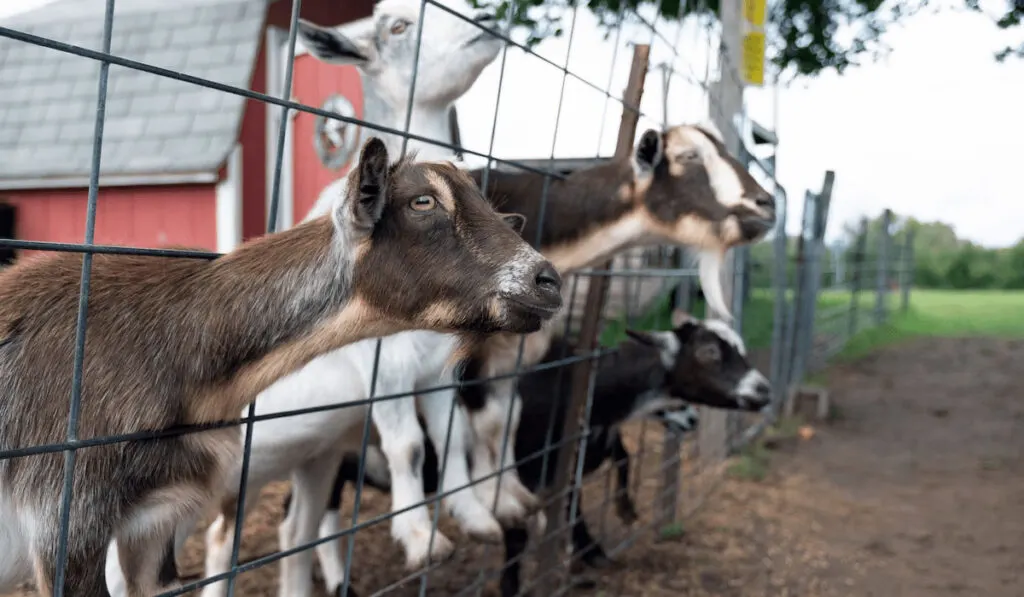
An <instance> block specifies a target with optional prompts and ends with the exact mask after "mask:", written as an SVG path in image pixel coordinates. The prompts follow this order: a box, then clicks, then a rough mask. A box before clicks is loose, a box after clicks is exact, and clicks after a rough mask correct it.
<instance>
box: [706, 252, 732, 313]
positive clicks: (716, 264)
mask: <svg viewBox="0 0 1024 597" xmlns="http://www.w3.org/2000/svg"><path fill="white" fill-rule="evenodd" d="M724 257H725V255H724V254H723V253H722V252H721V251H719V250H717V249H711V250H706V251H701V252H700V268H699V269H698V270H697V271H698V275H699V278H700V287H701V288H703V289H704V298H705V299H707V305H708V307H710V311H711V312H713V313H714V314H715V315H716V316H717V317H719V318H721V319H725V320H727V321H732V311H731V310H730V309H729V306H728V305H726V304H725V295H724V294H723V293H722V259H723V258H724Z"/></svg>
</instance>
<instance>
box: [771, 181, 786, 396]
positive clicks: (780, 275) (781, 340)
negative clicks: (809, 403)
mask: <svg viewBox="0 0 1024 597" xmlns="http://www.w3.org/2000/svg"><path fill="white" fill-rule="evenodd" d="M787 203H788V201H787V199H786V190H785V189H784V188H782V187H781V186H776V187H775V217H776V218H777V219H778V223H777V224H776V226H777V227H776V229H775V238H774V239H773V240H772V244H773V245H774V246H773V255H774V260H773V261H774V263H773V268H772V288H773V289H774V290H775V305H774V317H773V320H772V360H771V380H772V388H773V390H774V392H775V397H774V399H773V401H772V402H773V404H775V412H776V413H778V412H779V410H780V407H781V405H782V401H783V399H784V397H785V395H786V387H787V386H788V383H787V381H786V374H787V373H788V371H787V369H786V360H787V359H786V358H785V355H788V354H789V350H788V346H787V345H786V336H785V331H786V319H787V316H788V312H789V310H788V309H787V308H786V290H787V289H788V288H789V275H788V274H789V272H788V271H787V268H786V265H787V264H786V254H787V251H788V246H787V245H788V241H789V238H788V237H787V235H786V218H787V215H788V204H787Z"/></svg>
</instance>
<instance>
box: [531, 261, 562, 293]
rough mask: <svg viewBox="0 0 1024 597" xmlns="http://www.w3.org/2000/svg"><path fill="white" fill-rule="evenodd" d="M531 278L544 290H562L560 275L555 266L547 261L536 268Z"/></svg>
mask: <svg viewBox="0 0 1024 597" xmlns="http://www.w3.org/2000/svg"><path fill="white" fill-rule="evenodd" d="M533 280H534V282H535V283H536V284H537V286H538V287H540V288H543V289H545V290H549V291H551V292H561V290H562V277H561V276H559V275H558V272H557V271H555V268H554V267H553V266H552V265H551V263H549V262H547V261H545V262H544V264H543V265H541V267H540V269H539V270H537V275H536V276H535V277H534V279H533Z"/></svg>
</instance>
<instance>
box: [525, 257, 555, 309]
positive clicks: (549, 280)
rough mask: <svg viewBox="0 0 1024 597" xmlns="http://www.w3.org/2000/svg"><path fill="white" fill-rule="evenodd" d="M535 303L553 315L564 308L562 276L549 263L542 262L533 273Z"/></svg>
mask: <svg viewBox="0 0 1024 597" xmlns="http://www.w3.org/2000/svg"><path fill="white" fill-rule="evenodd" d="M532 290H533V294H534V296H535V301H534V302H535V303H536V305H537V306H538V307H540V308H541V309H544V310H549V311H551V312H552V313H554V312H556V311H558V310H559V309H561V308H562V276H560V275H559V274H558V271H557V270H555V268H554V266H552V265H551V262H549V261H542V262H540V263H539V264H538V265H537V267H536V268H535V269H534V272H533V289H532Z"/></svg>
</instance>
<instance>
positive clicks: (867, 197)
mask: <svg viewBox="0 0 1024 597" xmlns="http://www.w3.org/2000/svg"><path fill="white" fill-rule="evenodd" d="M51 1H53V0H0V18H3V17H5V16H9V15H12V14H15V13H17V12H20V11H22V10H28V9H30V8H34V7H36V6H41V5H44V4H48V3H49V2H51ZM96 1H97V2H99V1H100V0H96ZM565 28H566V31H567V33H568V29H569V20H568V19H566V21H565ZM659 31H660V32H661V34H662V35H663V36H664V37H665V38H667V40H669V42H674V40H675V39H677V27H676V25H674V24H667V23H661V24H660V26H659ZM1001 33H1002V32H999V31H998V30H997V29H996V28H995V26H994V25H992V24H991V23H990V21H988V20H986V19H985V18H983V17H982V16H980V15H975V14H965V13H963V12H949V11H947V12H944V13H941V14H938V15H933V14H927V15H925V14H922V15H919V16H917V17H914V18H913V19H912V20H910V21H909V22H908V23H907V24H906V25H905V26H904V27H902V28H900V29H897V30H895V31H892V32H890V34H889V35H888V36H887V38H886V40H887V42H888V43H889V45H890V46H891V47H892V53H891V55H890V56H889V57H888V59H886V60H884V61H883V62H881V63H878V64H872V65H867V66H863V67H860V68H856V69H853V70H850V71H848V72H847V74H845V75H844V76H842V77H838V76H836V75H834V74H825V75H822V76H820V77H819V78H817V79H816V80H813V81H809V82H804V83H797V84H795V85H794V86H792V87H790V88H787V89H782V90H780V92H779V93H778V106H777V114H778V123H775V122H774V112H775V108H776V106H775V105H774V98H773V95H774V94H773V93H772V90H771V89H748V90H747V93H746V102H747V108H748V111H749V114H750V115H751V117H753V118H755V119H756V120H758V121H759V122H760V123H762V124H764V125H766V126H768V127H772V126H774V125H776V124H777V126H778V132H779V137H780V140H781V145H780V148H779V155H778V160H779V163H778V165H779V180H780V182H781V183H782V184H783V186H785V187H786V190H787V191H788V195H789V197H790V199H791V202H792V203H793V205H794V208H796V210H797V212H798V211H799V206H800V205H802V198H803V194H804V190H805V189H808V188H810V189H817V188H819V187H820V185H821V179H822V176H823V175H824V171H825V170H826V169H833V170H835V171H836V186H835V191H834V195H833V201H832V213H831V216H830V218H829V219H830V222H831V223H830V225H829V231H828V236H829V237H834V236H835V235H836V234H837V233H838V232H839V230H840V225H841V223H843V222H846V221H851V220H854V219H856V218H859V217H860V216H861V215H876V214H878V213H879V212H881V210H882V209H883V208H885V207H890V208H891V209H893V210H894V211H896V212H898V213H900V214H907V215H912V216H914V217H916V218H918V219H923V220H941V221H944V222H947V223H950V224H952V225H954V226H955V228H956V230H957V233H958V234H959V235H960V236H962V237H966V238H969V239H971V240H973V241H975V242H977V243H981V244H983V245H986V246H1005V245H1009V244H1012V243H1014V242H1016V241H1017V240H1018V239H1019V238H1021V237H1022V236H1024V179H1022V176H1021V171H1022V170H1024V61H1016V62H1014V61H1012V60H1011V61H1008V62H1006V63H1004V64H997V63H996V62H995V61H994V60H993V58H992V53H993V52H994V51H995V50H997V49H999V48H1001V47H1002V46H1003V45H1006V44H1007V43H1015V42H1017V41H1019V40H1017V39H1015V37H1016V36H1013V35H1007V34H1006V33H1002V34H1001ZM1017 35H1019V33H1018V34H1017ZM566 37H567V36H566ZM566 37H563V38H562V39H551V40H546V41H545V42H543V43H542V44H540V46H539V47H538V48H537V51H538V52H539V53H540V54H541V55H543V56H545V57H547V58H549V59H550V60H552V61H553V62H555V63H556V64H562V63H563V62H564V60H565V53H566V48H567V42H568V40H567V39H566ZM679 39H680V43H679V45H678V46H677V52H678V54H679V57H676V56H675V55H673V53H672V52H671V51H670V50H669V49H668V48H669V43H667V42H666V41H664V40H661V39H655V40H654V43H653V45H652V51H651V63H652V64H657V63H658V62H661V61H664V60H666V59H671V60H672V61H673V62H674V68H675V69H676V71H678V72H680V73H682V74H683V76H677V77H675V78H673V80H672V82H671V84H670V95H669V106H668V118H667V120H668V122H669V123H678V122H682V121H692V120H698V119H702V118H704V117H705V116H707V103H706V100H705V99H704V95H703V94H702V92H701V91H700V88H699V86H698V85H697V84H696V82H702V81H704V79H705V68H706V65H705V60H706V59H705V57H706V56H707V48H708V36H707V34H706V32H704V31H703V30H702V29H701V27H699V26H697V25H696V24H695V23H692V22H688V23H687V25H686V26H685V27H684V28H683V31H682V33H681V35H680V36H679ZM613 41H614V34H613V36H612V38H610V39H609V40H608V41H604V40H603V39H602V33H601V32H600V31H599V30H598V29H597V26H596V19H595V18H594V17H593V16H592V15H591V14H590V13H589V12H588V11H586V10H580V11H579V14H578V17H577V22H576V30H575V34H574V39H573V42H572V55H571V56H570V61H569V66H568V68H569V70H570V71H571V72H574V73H576V74H578V75H580V76H581V77H583V78H585V79H587V80H588V81H591V82H593V83H594V84H596V85H597V86H598V87H600V88H601V89H602V90H603V89H604V88H605V87H606V86H607V85H608V80H609V66H610V65H611V64H612V53H613ZM628 41H630V42H638V43H649V42H651V35H650V33H649V32H648V31H646V30H645V29H643V28H641V27H639V26H635V27H627V28H625V29H624V31H623V33H622V34H621V39H620V42H621V48H622V49H620V51H619V53H618V58H617V59H616V61H615V68H614V70H613V72H612V75H613V83H612V85H611V93H612V95H613V96H616V97H619V96H621V94H622V89H623V88H624V86H625V80H626V77H627V73H628V70H629V60H630V55H631V50H630V49H629V48H628V47H627V46H626V45H625V43H626V42H628ZM714 68H715V67H714V65H712V69H714ZM712 72H714V71H712ZM499 75H500V58H499V60H497V61H495V63H494V64H492V65H491V66H490V67H488V68H487V70H486V71H485V72H484V73H483V75H482V76H481V77H480V80H479V81H478V83H477V84H476V85H475V86H474V87H473V89H472V90H470V92H469V93H468V94H467V95H466V96H465V97H464V98H462V99H461V100H460V101H459V103H458V108H459V121H460V122H459V123H460V126H461V129H462V135H463V143H464V144H465V145H466V146H467V148H470V149H474V150H478V151H482V152H487V151H488V145H489V143H490V141H491V130H492V122H493V118H494V105H495V97H496V92H497V88H498V79H499ZM686 78H690V79H691V81H687V80H686ZM561 81H562V75H561V71H560V70H559V69H557V68H554V67H552V66H550V65H545V64H543V63H542V62H541V61H539V60H538V59H537V58H535V57H532V56H529V55H526V54H524V53H523V52H521V51H520V50H517V49H512V50H509V51H508V54H507V58H506V65H505V73H504V85H503V87H502V91H501V102H500V106H499V114H500V118H499V119H498V125H497V127H496V128H495V139H494V148H493V153H494V155H496V156H500V157H505V158H517V157H530V158H538V157H547V156H549V155H551V152H552V142H553V139H552V136H553V132H554V123H555V117H556V106H557V103H558V95H559V91H560V88H561ZM605 103H606V102H605V99H604V95H603V92H598V91H595V90H593V89H591V88H590V87H587V86H586V85H584V84H582V83H579V82H578V81H575V80H574V79H572V78H569V79H568V80H567V82H566V88H565V97H564V100H563V110H562V113H561V118H560V124H559V127H558V131H557V143H555V144H554V153H555V155H556V156H557V157H582V156H591V155H596V154H597V153H598V149H599V135H600V137H601V143H600V153H601V154H603V155H607V154H609V153H611V151H612V148H613V147H614V137H615V132H616V129H617V126H618V120H619V115H620V108H619V106H618V105H617V104H616V103H614V102H612V103H609V104H608V108H607V112H606V113H605V112H604V109H605ZM662 105H663V102H662V83H661V76H660V74H659V73H655V72H652V73H651V74H650V75H649V76H648V78H647V86H646V91H645V96H644V101H643V104H642V108H643V111H644V112H645V114H647V115H649V116H650V117H652V118H651V119H647V120H641V130H642V128H643V127H651V126H658V125H659V124H660V121H661V120H662V119H663V118H664V117H665V116H664V113H663V110H662ZM602 114H605V117H604V125H603V127H602V124H601V122H602ZM602 128H603V134H601V129H602ZM788 223H789V225H788V229H789V230H790V232H794V231H795V230H796V229H797V228H798V226H799V214H798V213H792V214H790V217H789V220H788Z"/></svg>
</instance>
